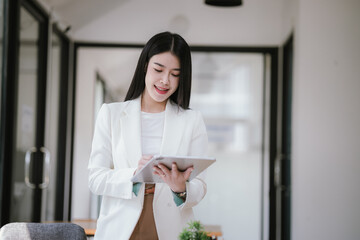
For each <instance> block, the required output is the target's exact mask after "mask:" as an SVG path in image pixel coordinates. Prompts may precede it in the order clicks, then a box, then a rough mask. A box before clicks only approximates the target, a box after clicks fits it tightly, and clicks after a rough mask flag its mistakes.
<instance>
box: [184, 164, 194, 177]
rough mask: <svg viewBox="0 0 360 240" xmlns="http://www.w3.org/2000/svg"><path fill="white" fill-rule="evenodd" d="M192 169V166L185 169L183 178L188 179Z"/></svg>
mask: <svg viewBox="0 0 360 240" xmlns="http://www.w3.org/2000/svg"><path fill="white" fill-rule="evenodd" d="M193 170H194V168H192V167H189V168H188V169H186V171H185V172H184V178H185V180H188V179H189V177H190V175H191V173H192V171H193Z"/></svg>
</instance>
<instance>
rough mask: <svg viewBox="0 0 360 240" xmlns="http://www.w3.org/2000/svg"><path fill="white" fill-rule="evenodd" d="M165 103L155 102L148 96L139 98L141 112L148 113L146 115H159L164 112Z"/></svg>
mask: <svg viewBox="0 0 360 240" xmlns="http://www.w3.org/2000/svg"><path fill="white" fill-rule="evenodd" d="M166 102H167V101H164V102H156V101H154V100H153V99H151V97H149V96H146V94H145V96H144V94H143V95H142V96H141V111H142V112H148V113H159V112H163V111H165V108H166Z"/></svg>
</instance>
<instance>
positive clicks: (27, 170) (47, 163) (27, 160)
mask: <svg viewBox="0 0 360 240" xmlns="http://www.w3.org/2000/svg"><path fill="white" fill-rule="evenodd" d="M36 151H37V148H36V147H32V148H30V149H29V150H27V151H26V154H25V184H26V185H27V186H28V187H29V188H32V189H35V188H36V186H37V185H36V184H34V183H31V182H30V162H31V154H33V153H35V152H36ZM40 152H42V153H43V156H44V160H45V161H44V163H45V165H44V168H45V176H44V181H43V182H42V183H40V184H39V185H38V186H39V188H40V189H45V188H47V187H48V186H49V183H50V152H49V150H48V149H47V148H45V147H41V148H40Z"/></svg>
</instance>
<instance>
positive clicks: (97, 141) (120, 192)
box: [88, 104, 135, 199]
mask: <svg viewBox="0 0 360 240" xmlns="http://www.w3.org/2000/svg"><path fill="white" fill-rule="evenodd" d="M111 138H112V132H111V112H110V110H109V107H108V105H107V104H103V105H102V107H101V109H100V111H99V113H98V117H97V120H96V123H95V131H94V137H93V142H92V149H91V155H90V160H89V165H88V170H89V188H90V191H91V192H92V193H94V194H96V195H106V196H110V197H117V198H124V199H130V198H132V196H133V195H132V187H133V184H132V182H131V181H130V179H131V177H132V176H133V173H134V171H135V168H122V169H114V164H113V156H112V141H111Z"/></svg>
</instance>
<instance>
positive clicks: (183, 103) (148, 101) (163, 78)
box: [88, 32, 208, 240]
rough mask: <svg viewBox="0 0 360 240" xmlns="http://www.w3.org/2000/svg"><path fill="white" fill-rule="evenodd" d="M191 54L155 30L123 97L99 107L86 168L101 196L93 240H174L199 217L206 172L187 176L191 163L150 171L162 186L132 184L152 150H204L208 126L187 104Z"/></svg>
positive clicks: (194, 153) (176, 39)
mask: <svg viewBox="0 0 360 240" xmlns="http://www.w3.org/2000/svg"><path fill="white" fill-rule="evenodd" d="M190 59H191V57H190V48H189V46H188V45H187V43H186V42H185V40H184V39H183V38H182V37H180V36H179V35H177V34H172V33H169V32H163V33H159V34H157V35H155V36H154V37H152V38H151V39H150V40H149V41H148V42H147V44H146V45H145V47H144V49H143V51H142V53H141V55H140V58H139V61H138V64H137V68H136V70H135V74H134V77H133V80H132V82H131V85H130V88H129V90H128V93H127V95H126V98H125V102H120V103H111V104H104V105H103V106H102V107H101V109H100V111H99V113H98V116H97V121H96V124H95V132H94V136H93V143H92V150H91V155H90V160H89V165H88V170H89V188H90V190H91V191H92V192H93V193H94V194H97V195H101V196H102V205H101V209H100V215H99V218H98V221H97V229H96V233H95V239H113V238H114V237H115V236H116V238H117V239H124V240H125V239H145V238H146V239H177V237H178V235H179V234H180V232H181V231H182V229H183V228H184V227H185V226H186V223H187V222H189V221H191V220H194V214H193V207H194V206H195V205H197V204H198V203H199V202H200V201H201V200H202V199H203V197H204V196H205V194H206V183H205V181H204V179H203V177H204V176H203V175H202V174H200V175H197V176H196V177H195V178H193V179H191V180H189V177H190V174H191V172H192V171H193V168H192V167H189V168H187V169H185V170H184V171H179V170H178V168H177V165H176V163H174V164H172V166H171V168H167V167H166V166H165V165H163V164H159V165H158V166H156V167H154V169H153V170H154V174H155V175H158V176H159V177H160V178H161V179H162V181H163V183H156V184H147V183H144V182H134V183H133V182H132V181H131V178H132V176H133V175H134V174H136V173H137V172H138V171H139V170H140V169H142V168H143V166H144V165H146V164H147V163H148V161H149V160H150V159H151V157H152V155H155V154H163V155H172V156H206V155H207V142H208V140H207V133H206V128H205V124H204V122H203V119H202V117H201V114H200V112H198V111H195V110H190V109H189V102H190V89H191V88H190V86H191V60H190ZM169 221H170V222H171V223H172V224H171V225H170V226H169V224H168V222H169Z"/></svg>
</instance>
